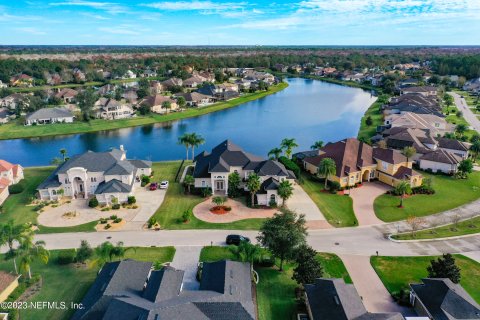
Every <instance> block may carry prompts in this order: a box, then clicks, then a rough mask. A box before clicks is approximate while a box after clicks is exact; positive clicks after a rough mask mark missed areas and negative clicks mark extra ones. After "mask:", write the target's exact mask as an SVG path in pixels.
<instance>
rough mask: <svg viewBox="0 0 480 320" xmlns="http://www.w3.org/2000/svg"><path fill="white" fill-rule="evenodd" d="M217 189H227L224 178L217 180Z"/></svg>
mask: <svg viewBox="0 0 480 320" xmlns="http://www.w3.org/2000/svg"><path fill="white" fill-rule="evenodd" d="M215 189H216V190H225V184H224V181H223V180H219V181H217V185H216V188H215Z"/></svg>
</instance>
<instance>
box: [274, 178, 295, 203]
mask: <svg viewBox="0 0 480 320" xmlns="http://www.w3.org/2000/svg"><path fill="white" fill-rule="evenodd" d="M277 192H278V195H279V196H280V198H282V207H284V206H285V202H286V201H287V200H288V198H290V197H291V196H292V195H293V185H292V183H291V182H290V181H288V180H283V181H282V182H280V184H279V185H278V190H277Z"/></svg>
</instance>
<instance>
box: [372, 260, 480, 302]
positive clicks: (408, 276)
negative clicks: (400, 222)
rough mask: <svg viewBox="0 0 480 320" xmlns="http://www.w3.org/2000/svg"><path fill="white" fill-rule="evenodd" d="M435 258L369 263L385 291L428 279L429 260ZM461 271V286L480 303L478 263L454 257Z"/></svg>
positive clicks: (395, 289) (402, 287)
mask: <svg viewBox="0 0 480 320" xmlns="http://www.w3.org/2000/svg"><path fill="white" fill-rule="evenodd" d="M436 258H437V257H375V256H374V257H371V259H370V262H371V264H372V266H373V268H374V269H375V271H376V272H377V274H378V276H379V277H380V279H381V280H382V282H383V284H384V285H385V287H386V288H387V290H388V291H389V292H390V293H392V292H398V291H399V290H401V289H408V288H409V287H408V285H409V284H410V283H420V280H421V279H422V278H426V277H428V273H427V267H428V266H429V265H430V260H432V259H436ZM455 260H456V264H457V265H458V266H459V267H460V269H461V271H460V273H461V276H462V277H461V280H460V284H461V286H462V287H463V288H464V289H465V290H466V291H467V292H468V293H469V294H470V295H471V296H472V298H473V299H475V300H476V301H477V302H479V303H480V281H478V279H480V263H478V262H475V261H473V260H472V259H469V258H467V257H465V256H462V255H455Z"/></svg>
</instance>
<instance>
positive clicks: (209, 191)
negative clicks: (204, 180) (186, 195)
mask: <svg viewBox="0 0 480 320" xmlns="http://www.w3.org/2000/svg"><path fill="white" fill-rule="evenodd" d="M201 192H202V197H204V198H206V197H209V196H211V195H212V188H202V189H201Z"/></svg>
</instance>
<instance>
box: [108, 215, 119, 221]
mask: <svg viewBox="0 0 480 320" xmlns="http://www.w3.org/2000/svg"><path fill="white" fill-rule="evenodd" d="M117 218H118V217H117V215H116V214H112V215H111V216H110V220H115V219H117Z"/></svg>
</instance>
